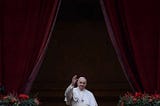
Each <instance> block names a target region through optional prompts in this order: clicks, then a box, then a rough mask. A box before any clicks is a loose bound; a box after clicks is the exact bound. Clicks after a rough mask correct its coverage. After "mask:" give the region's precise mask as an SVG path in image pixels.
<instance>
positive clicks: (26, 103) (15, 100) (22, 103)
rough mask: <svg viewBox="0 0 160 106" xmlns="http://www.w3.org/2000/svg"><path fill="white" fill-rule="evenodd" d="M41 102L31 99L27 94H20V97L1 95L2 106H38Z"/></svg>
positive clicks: (0, 102)
mask: <svg viewBox="0 0 160 106" xmlns="http://www.w3.org/2000/svg"><path fill="white" fill-rule="evenodd" d="M38 105H39V100H38V99H37V98H32V97H29V96H28V95H26V94H19V95H18V96H16V95H13V94H9V95H6V96H5V95H0V106H38Z"/></svg>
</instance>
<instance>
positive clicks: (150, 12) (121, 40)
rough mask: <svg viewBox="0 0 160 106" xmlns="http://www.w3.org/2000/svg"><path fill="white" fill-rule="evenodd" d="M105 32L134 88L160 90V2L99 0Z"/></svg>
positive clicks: (148, 0) (138, 89)
mask: <svg viewBox="0 0 160 106" xmlns="http://www.w3.org/2000/svg"><path fill="white" fill-rule="evenodd" d="M100 1H101V7H102V10H103V13H104V18H105V21H106V25H107V29H108V33H109V35H110V38H111V40H112V43H113V45H114V47H115V50H116V53H117V55H118V58H119V60H120V63H121V65H122V68H123V69H124V72H125V75H126V77H127V79H128V80H129V83H130V84H131V87H132V88H133V89H134V90H135V91H142V92H159V91H160V12H159V10H160V6H159V4H160V1H159V0H100Z"/></svg>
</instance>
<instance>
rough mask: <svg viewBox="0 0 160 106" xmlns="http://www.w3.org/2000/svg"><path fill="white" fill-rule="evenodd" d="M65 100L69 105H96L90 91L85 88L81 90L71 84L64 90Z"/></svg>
mask: <svg viewBox="0 0 160 106" xmlns="http://www.w3.org/2000/svg"><path fill="white" fill-rule="evenodd" d="M65 102H66V104H67V105H70V106H98V105H97V102H96V99H95V97H94V95H93V93H92V92H90V91H89V90H87V89H84V90H82V91H81V90H80V89H79V88H78V87H76V88H74V87H73V86H72V85H70V86H69V87H68V88H67V89H66V91H65Z"/></svg>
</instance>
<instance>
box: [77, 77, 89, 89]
mask: <svg viewBox="0 0 160 106" xmlns="http://www.w3.org/2000/svg"><path fill="white" fill-rule="evenodd" d="M77 85H78V87H79V89H80V90H83V89H85V87H86V85H87V80H86V79H85V78H84V77H80V78H79V79H78V82H77Z"/></svg>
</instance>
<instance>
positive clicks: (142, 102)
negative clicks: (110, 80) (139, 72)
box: [118, 92, 160, 106]
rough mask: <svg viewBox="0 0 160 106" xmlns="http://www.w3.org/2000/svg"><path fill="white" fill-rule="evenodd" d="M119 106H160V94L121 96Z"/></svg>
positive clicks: (129, 94) (128, 93) (138, 93)
mask: <svg viewBox="0 0 160 106" xmlns="http://www.w3.org/2000/svg"><path fill="white" fill-rule="evenodd" d="M118 106H160V94H157V93H155V94H147V93H141V92H135V93H130V92H127V93H125V94H124V95H122V96H120V100H119V102H118Z"/></svg>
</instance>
